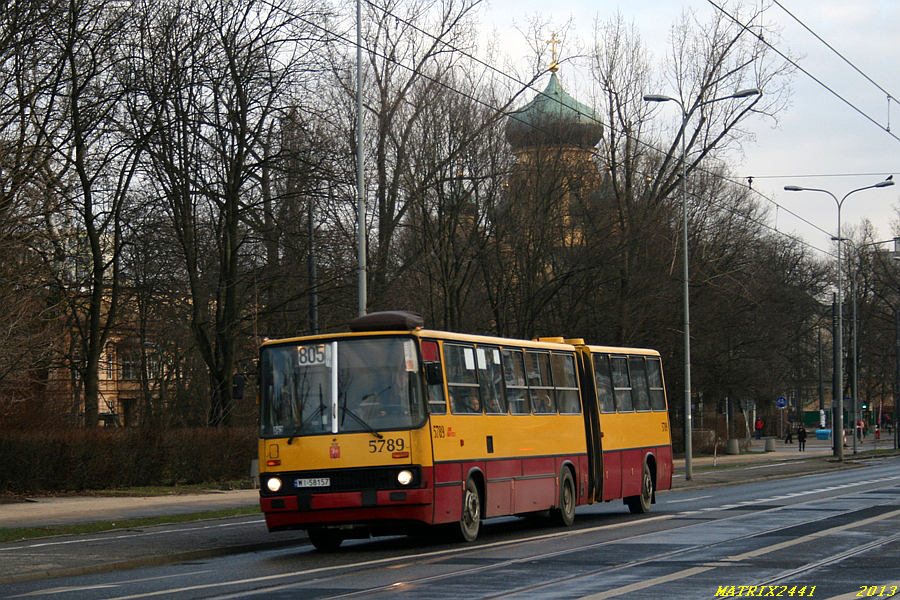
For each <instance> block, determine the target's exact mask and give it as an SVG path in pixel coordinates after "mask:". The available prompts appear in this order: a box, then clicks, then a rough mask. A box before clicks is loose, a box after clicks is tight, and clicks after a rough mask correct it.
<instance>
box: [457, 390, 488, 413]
mask: <svg viewBox="0 0 900 600" xmlns="http://www.w3.org/2000/svg"><path fill="white" fill-rule="evenodd" d="M451 394H452V396H453V413H454V414H459V413H470V414H471V413H480V412H481V400H479V398H478V388H476V387H471V388H463V387H454V388H452V391H451Z"/></svg>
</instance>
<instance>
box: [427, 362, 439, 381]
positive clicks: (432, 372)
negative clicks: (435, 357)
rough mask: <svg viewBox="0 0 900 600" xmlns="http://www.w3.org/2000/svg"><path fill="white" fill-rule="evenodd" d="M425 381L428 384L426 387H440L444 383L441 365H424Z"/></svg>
mask: <svg viewBox="0 0 900 600" xmlns="http://www.w3.org/2000/svg"><path fill="white" fill-rule="evenodd" d="M425 380H426V381H427V382H428V385H440V384H442V383H443V382H444V375H443V373H442V372H441V363H439V362H430V363H425Z"/></svg>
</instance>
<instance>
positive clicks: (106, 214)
mask: <svg viewBox="0 0 900 600" xmlns="http://www.w3.org/2000/svg"><path fill="white" fill-rule="evenodd" d="M130 17H131V12H130V11H129V10H128V6H127V5H123V4H122V3H121V2H118V1H113V0H110V1H106V0H83V1H75V2H69V3H66V4H65V5H63V6H62V10H60V11H58V12H57V13H56V14H54V18H55V21H54V23H53V27H52V28H51V30H50V35H49V37H48V39H46V40H44V42H43V43H45V44H47V47H48V56H47V59H48V60H52V61H53V62H51V63H50V66H51V68H52V73H53V77H54V84H55V85H54V88H53V89H52V90H50V91H49V93H48V94H49V95H48V97H47V98H46V100H45V102H44V104H43V106H42V109H43V110H44V111H46V114H47V115H48V118H47V122H46V123H44V124H42V126H43V129H42V131H41V132H40V135H41V137H42V139H44V140H46V143H47V144H50V145H51V147H52V148H53V155H52V158H53V160H54V162H55V163H56V164H57V165H59V173H58V175H57V178H56V180H55V184H56V185H55V189H54V193H55V194H56V196H57V197H58V198H59V201H60V213H59V214H58V215H55V216H53V217H50V218H48V229H49V231H50V233H51V238H52V242H53V244H54V246H55V252H56V264H57V267H61V269H60V272H59V276H60V277H61V281H62V283H63V284H64V285H66V286H68V288H69V289H70V291H71V293H69V294H68V298H69V301H70V311H69V316H70V319H71V327H72V335H73V346H74V355H73V356H72V357H71V358H72V361H73V365H72V366H73V369H74V371H76V372H77V373H78V378H77V379H78V381H79V382H80V383H82V384H83V386H84V388H83V393H84V424H85V425H86V426H88V427H93V426H96V424H97V418H98V402H99V398H98V377H99V364H100V357H101V355H102V353H103V350H104V347H105V345H106V340H107V339H108V337H109V334H110V331H111V330H112V329H113V328H114V327H115V325H116V322H115V321H116V315H117V311H118V308H119V306H118V303H119V283H120V280H119V253H120V249H121V211H122V208H123V206H124V203H125V202H126V199H127V195H128V191H129V189H130V187H131V183H132V179H133V176H134V173H135V169H136V166H137V161H138V159H139V157H140V152H141V147H140V143H136V141H135V140H134V139H132V138H130V137H129V136H125V135H122V130H121V123H120V120H119V116H120V115H119V112H118V111H119V107H120V101H121V100H122V98H123V95H124V93H125V90H124V89H123V86H122V82H121V79H120V75H121V73H122V72H121V69H120V61H121V54H120V52H119V50H120V48H121V47H123V46H124V43H125V41H126V40H127V38H128V35H129V31H130Z"/></svg>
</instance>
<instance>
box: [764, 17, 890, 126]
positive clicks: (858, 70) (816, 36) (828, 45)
mask: <svg viewBox="0 0 900 600" xmlns="http://www.w3.org/2000/svg"><path fill="white" fill-rule="evenodd" d="M772 2H774V3H775V4H776V5H777V6H778V8H780V9H781V10H783V11H784V12H786V13H787V14H788V15H789V16H790V17H791V18H792V19H794V20H795V21H797V23H799V24H800V26H801V27H803V28H804V29H805V30H806V31H808V32H809V33H810V34H812V36H813V37H815V38H816V39H817V40H819V41H820V42H822V43H823V44H825V46H826V47H827V48H828V49H829V50H831V51H832V52H834V53H835V54H837V55H838V56H839V57H840V58H841V60H843V61H844V62H845V63H847V65H849V66H850V67H851V68H852V69H853V70H854V71H856V72H857V73H859V74H860V75H862V76H863V77H865V78H866V80H867V81H868V82H869V83H871V84H872V85H874V86H875V87H877V88H878V89H879V90H881V92H882V93H884V94H885V95H886V96H887V97H888V99H889V100H894V101H895V102H896V96H894V95H893V94H891V93H890V92H889V91H887V90H886V89H884V88H883V87H881V86H880V85H879V84H878V83H877V82H876V81H875V80H873V79H872V78H871V77H869V76H868V75H866V74H865V73H863V71H862V69H860V68H859V67H857V66H856V65H855V64H853V63H852V62H851V61H850V60H849V59H847V57H845V56H844V55H843V54H841V53H840V52H838V51H837V50H836V49H835V48H834V46H832V45H831V44H829V43H828V42H826V41H825V40H824V39H822V37H821V36H820V35H819V34H818V33H816V32H815V31H813V30H812V29H811V28H810V27H809V26H807V25H806V23H804V22H803V21H801V20H800V19H799V18H798V17H797V16H796V15H795V14H794V13H792V12H791V11H789V10H788V9H787V8H785V7H784V5H783V4H781V2H779V1H778V0H772ZM888 130H890V117H889V118H888Z"/></svg>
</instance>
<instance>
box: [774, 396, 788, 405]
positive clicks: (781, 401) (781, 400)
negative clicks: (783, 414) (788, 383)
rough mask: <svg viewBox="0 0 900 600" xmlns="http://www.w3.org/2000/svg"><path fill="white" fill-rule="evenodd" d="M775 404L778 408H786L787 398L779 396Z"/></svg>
mask: <svg viewBox="0 0 900 600" xmlns="http://www.w3.org/2000/svg"><path fill="white" fill-rule="evenodd" d="M775 406H777V407H778V408H784V407H786V406H787V400H786V399H785V397H784V396H778V399H777V400H775Z"/></svg>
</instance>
